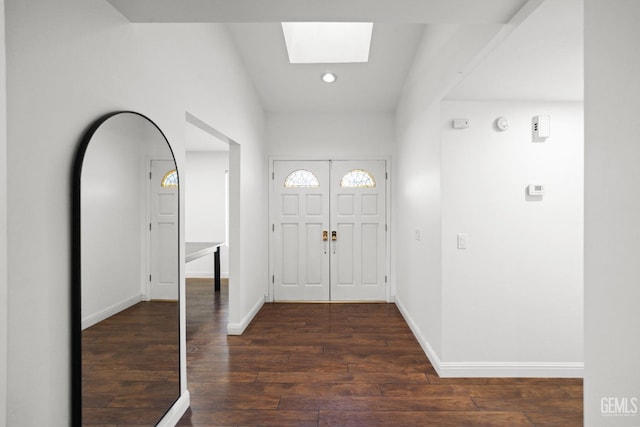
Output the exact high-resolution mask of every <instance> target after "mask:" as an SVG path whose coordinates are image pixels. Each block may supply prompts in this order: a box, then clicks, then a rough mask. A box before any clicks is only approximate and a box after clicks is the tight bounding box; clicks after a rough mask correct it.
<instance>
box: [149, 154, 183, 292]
mask: <svg viewBox="0 0 640 427" xmlns="http://www.w3.org/2000/svg"><path fill="white" fill-rule="evenodd" d="M149 178H150V204H151V206H150V211H149V212H150V249H151V250H150V252H151V253H150V258H151V260H150V262H151V274H150V277H149V283H150V289H149V299H151V300H172V301H173V300H177V299H178V290H179V286H178V281H179V264H178V244H179V243H178V202H179V201H178V176H177V173H176V166H175V163H174V162H173V161H172V160H152V161H151V174H150V176H149Z"/></svg>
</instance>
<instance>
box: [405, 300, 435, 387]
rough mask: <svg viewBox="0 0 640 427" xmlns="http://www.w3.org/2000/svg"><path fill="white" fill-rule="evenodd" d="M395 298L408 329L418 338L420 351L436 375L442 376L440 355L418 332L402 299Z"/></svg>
mask: <svg viewBox="0 0 640 427" xmlns="http://www.w3.org/2000/svg"><path fill="white" fill-rule="evenodd" d="M395 299H396V307H398V310H399V311H400V314H402V317H404V320H405V322H407V325H409V329H411V332H413V335H414V336H415V337H416V340H418V344H420V347H422V351H424V354H426V355H427V358H428V359H429V361H430V362H431V365H432V366H433V368H434V369H435V370H436V372H437V373H438V375H440V376H443V375H442V370H441V368H440V365H441V362H440V357H438V354H437V353H436V352H435V350H434V349H433V347H431V344H429V341H427V340H426V339H425V338H424V337H423V336H422V333H420V328H418V325H416V322H414V320H413V318H412V317H411V315H409V311H407V309H406V308H405V306H404V304H402V301H401V300H400V298H398V296H396V298H395Z"/></svg>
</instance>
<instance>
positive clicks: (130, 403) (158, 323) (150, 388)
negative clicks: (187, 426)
mask: <svg viewBox="0 0 640 427" xmlns="http://www.w3.org/2000/svg"><path fill="white" fill-rule="evenodd" d="M177 325H178V304H177V303H175V302H140V303H138V304H136V305H134V306H132V307H130V308H128V309H126V310H123V311H121V312H120V313H118V314H115V315H114V316H112V317H110V318H108V319H106V320H103V321H102V322H100V323H98V324H96V325H94V326H92V327H90V328H87V329H85V330H84V331H82V425H86V426H109V427H111V426H114V427H115V426H134V425H136V426H138V425H139V426H149V425H154V424H155V423H157V422H158V421H159V420H160V418H162V416H163V415H164V413H165V412H166V411H167V409H168V408H169V407H170V406H171V405H172V404H173V402H175V400H176V399H177V398H178V397H179V396H180V383H179V375H180V371H179V367H180V365H179V340H178V333H179V330H178V327H177Z"/></svg>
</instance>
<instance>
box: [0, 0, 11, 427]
mask: <svg viewBox="0 0 640 427" xmlns="http://www.w3.org/2000/svg"><path fill="white" fill-rule="evenodd" d="M4 28H5V26H4V0H0V427H4V426H6V422H7V332H8V330H7V310H8V308H9V305H8V298H7V92H6V81H7V66H6V65H7V64H6V56H5V38H4V37H5V36H4Z"/></svg>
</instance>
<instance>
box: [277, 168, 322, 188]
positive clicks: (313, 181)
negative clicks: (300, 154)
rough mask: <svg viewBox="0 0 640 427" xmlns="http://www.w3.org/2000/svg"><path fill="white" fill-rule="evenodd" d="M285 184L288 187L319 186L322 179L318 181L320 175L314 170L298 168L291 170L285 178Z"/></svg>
mask: <svg viewBox="0 0 640 427" xmlns="http://www.w3.org/2000/svg"><path fill="white" fill-rule="evenodd" d="M284 186H285V187H287V188H296V187H319V186H320V181H318V177H317V176H316V175H315V174H314V173H313V172H311V171H308V170H306V169H298V170H295V171H293V172H291V173H290V174H289V176H288V177H287V178H286V179H285V180H284Z"/></svg>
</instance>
